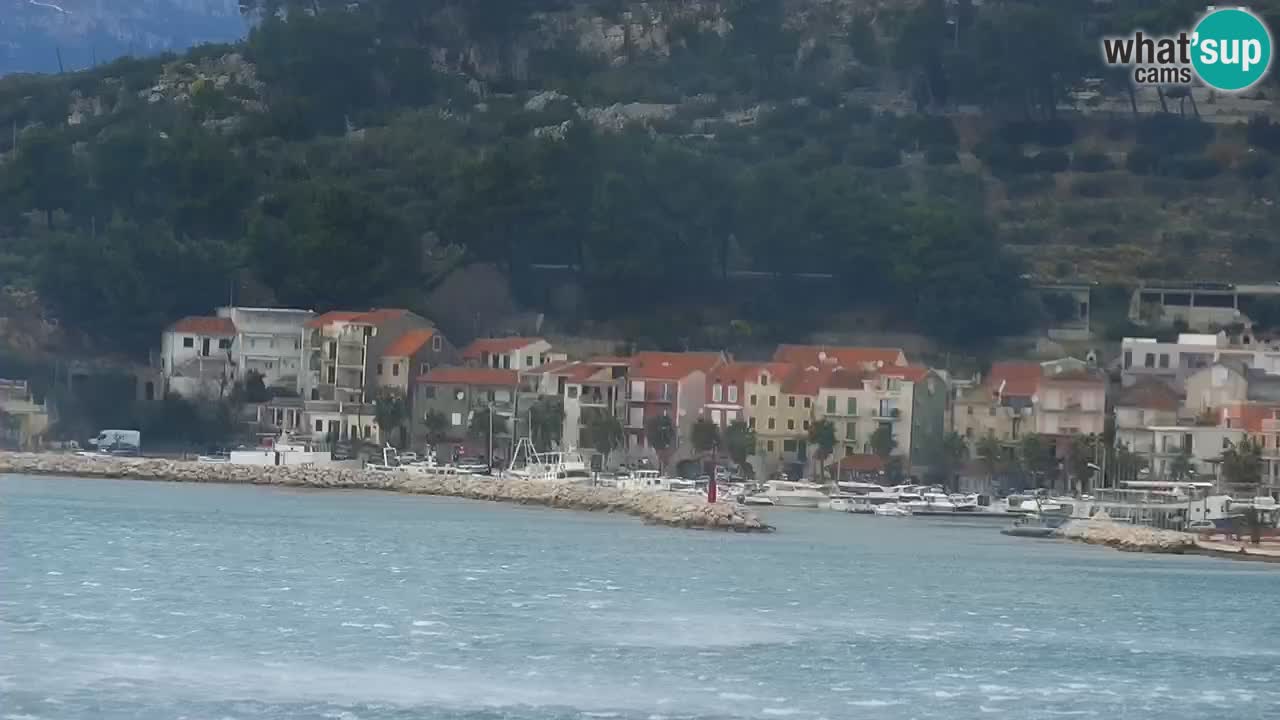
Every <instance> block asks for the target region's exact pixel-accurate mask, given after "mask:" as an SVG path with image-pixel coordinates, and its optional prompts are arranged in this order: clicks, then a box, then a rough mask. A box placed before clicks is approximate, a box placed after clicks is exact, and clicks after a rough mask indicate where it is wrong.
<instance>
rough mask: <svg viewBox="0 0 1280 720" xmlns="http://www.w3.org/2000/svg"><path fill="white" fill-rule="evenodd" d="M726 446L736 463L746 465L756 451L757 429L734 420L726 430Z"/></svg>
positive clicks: (739, 465) (741, 465)
mask: <svg viewBox="0 0 1280 720" xmlns="http://www.w3.org/2000/svg"><path fill="white" fill-rule="evenodd" d="M724 447H725V450H726V451H727V452H728V453H729V459H731V460H733V462H734V464H735V465H737V466H738V467H739V468H742V467H745V466H746V464H747V458H748V457H750V456H751V454H752V453H754V452H755V451H756V431H755V430H752V429H751V426H750V425H748V424H746V423H745V422H743V421H741V420H734V421H733V422H731V423H729V427H727V428H725V430H724Z"/></svg>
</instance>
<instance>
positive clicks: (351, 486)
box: [0, 452, 774, 532]
mask: <svg viewBox="0 0 1280 720" xmlns="http://www.w3.org/2000/svg"><path fill="white" fill-rule="evenodd" d="M3 473H16V474H25V475H72V476H78V477H93V478H125V479H131V480H155V481H169V482H195V483H226V484H238V485H278V486H281V487H297V488H316V489H342V490H388V491H392V492H403V493H412V494H417V495H441V496H446V497H457V498H466V499H470V500H490V501H494V502H509V503H519V504H522V505H543V506H546V507H553V508H565V509H571V510H587V511H603V512H617V513H626V514H628V515H634V516H636V517H639V518H641V519H643V520H644V521H645V522H649V523H654V524H659V525H668V526H671V527H684V528H696V529H706V530H730V531H735V532H771V531H773V529H774V528H773V527H772V526H770V525H767V524H765V523H764V522H763V521H762V520H760V518H759V516H757V515H756V514H755V513H753V512H751V511H749V510H745V509H742V508H738V507H735V506H734V505H733V504H731V503H715V504H710V503H707V502H706V501H705V500H704V499H702V498H698V497H692V496H680V495H668V494H664V493H646V492H633V491H632V492H628V491H622V490H617V489H613V488H594V487H582V486H575V485H560V484H554V483H540V482H529V481H524V480H503V479H497V478H487V477H458V476H443V475H419V474H411V473H407V472H375V471H372V470H361V469H351V468H333V467H320V466H300V465H295V466H266V467H263V466H256V465H233V464H230V463H199V462H190V461H180V460H164V459H154V458H117V457H107V456H92V457H89V456H84V455H76V454H63V453H10V452H0V474H3Z"/></svg>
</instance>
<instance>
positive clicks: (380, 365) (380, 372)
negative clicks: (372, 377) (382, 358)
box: [378, 363, 382, 376]
mask: <svg viewBox="0 0 1280 720" xmlns="http://www.w3.org/2000/svg"><path fill="white" fill-rule="evenodd" d="M378 375H379V376H381V375H382V363H378Z"/></svg>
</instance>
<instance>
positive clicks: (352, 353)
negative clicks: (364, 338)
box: [337, 345, 364, 368]
mask: <svg viewBox="0 0 1280 720" xmlns="http://www.w3.org/2000/svg"><path fill="white" fill-rule="evenodd" d="M337 360H338V365H342V366H345V367H361V368H362V367H364V348H363V347H361V346H352V345H341V346H339V347H338V358H337Z"/></svg>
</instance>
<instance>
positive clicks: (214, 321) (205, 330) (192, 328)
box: [169, 315, 236, 335]
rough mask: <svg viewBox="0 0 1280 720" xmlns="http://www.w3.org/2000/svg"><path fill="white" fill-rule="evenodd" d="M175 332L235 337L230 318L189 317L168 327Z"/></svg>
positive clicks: (233, 325) (234, 328)
mask: <svg viewBox="0 0 1280 720" xmlns="http://www.w3.org/2000/svg"><path fill="white" fill-rule="evenodd" d="M169 329H170V330H173V331H175V332H184V333H191V334H193V335H235V334H236V324H235V323H233V322H231V319H230V318H224V317H198V316H195V315H190V316H187V317H184V318H182V319H181V320H179V321H178V322H176V323H174V324H172V325H170V326H169Z"/></svg>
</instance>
